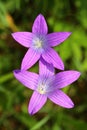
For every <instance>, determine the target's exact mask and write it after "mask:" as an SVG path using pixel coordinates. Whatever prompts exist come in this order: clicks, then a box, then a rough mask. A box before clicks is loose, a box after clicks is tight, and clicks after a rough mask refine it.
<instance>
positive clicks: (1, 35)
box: [0, 0, 87, 130]
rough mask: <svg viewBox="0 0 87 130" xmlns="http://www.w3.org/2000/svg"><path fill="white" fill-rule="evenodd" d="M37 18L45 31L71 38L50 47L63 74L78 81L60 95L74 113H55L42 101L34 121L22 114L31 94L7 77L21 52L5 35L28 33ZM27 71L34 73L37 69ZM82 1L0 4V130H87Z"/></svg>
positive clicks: (86, 22) (86, 29) (86, 31)
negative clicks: (76, 75) (58, 58)
mask: <svg viewBox="0 0 87 130" xmlns="http://www.w3.org/2000/svg"><path fill="white" fill-rule="evenodd" d="M39 13H42V14H43V15H44V16H45V18H46V20H47V23H48V27H49V32H63V31H70V32H72V35H71V36H70V37H69V38H68V39H67V40H66V41H65V42H64V43H62V44H60V45H59V46H57V47H55V50H56V51H57V52H58V53H59V54H60V56H61V58H62V59H63V61H64V63H65V69H66V70H71V69H74V70H77V71H80V72H81V77H80V79H79V80H78V81H76V82H75V83H73V84H72V85H70V86H68V87H66V88H64V89H63V90H64V91H65V92H66V93H67V94H68V95H69V96H70V97H71V98H72V100H73V101H74V103H75V108H73V109H65V108H61V107H59V106H57V105H55V104H53V103H52V102H50V101H48V102H47V103H46V105H45V106H44V107H43V108H42V109H41V110H40V111H39V112H38V113H37V114H36V115H34V116H30V115H29V114H28V111H27V106H28V102H29V99H30V97H31V94H32V91H31V90H29V89H27V88H25V87H24V86H23V85H22V84H20V83H19V82H18V81H17V80H16V79H15V78H14V76H13V73H12V71H13V70H14V69H16V68H20V65H21V60H22V58H23V56H24V54H25V53H26V51H27V49H26V48H24V47H22V46H21V45H19V44H18V43H17V42H16V41H15V40H14V39H13V38H12V36H11V33H12V32H17V31H31V29H32V24H33V21H34V19H35V18H36V16H37V15H38V14H39ZM30 71H34V72H38V65H35V66H33V67H32V68H31V69H30ZM86 122H87V1H85V0H0V130H44V129H45V130H82V129H83V130H86V129H87V123H86Z"/></svg>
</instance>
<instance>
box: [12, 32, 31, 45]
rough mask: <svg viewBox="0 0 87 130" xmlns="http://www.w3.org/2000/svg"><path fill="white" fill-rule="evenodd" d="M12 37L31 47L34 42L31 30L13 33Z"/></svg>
mask: <svg viewBox="0 0 87 130" xmlns="http://www.w3.org/2000/svg"><path fill="white" fill-rule="evenodd" d="M12 37H13V38H14V39H15V40H16V41H17V42H18V43H19V44H21V45H22V46H24V47H30V46H31V44H32V38H33V34H32V33H30V32H16V33H12Z"/></svg>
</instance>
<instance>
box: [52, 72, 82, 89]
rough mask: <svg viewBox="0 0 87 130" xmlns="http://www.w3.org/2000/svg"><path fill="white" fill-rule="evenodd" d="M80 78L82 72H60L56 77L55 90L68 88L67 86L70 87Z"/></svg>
mask: <svg viewBox="0 0 87 130" xmlns="http://www.w3.org/2000/svg"><path fill="white" fill-rule="evenodd" d="M79 76H80V72H78V71H74V70H70V71H64V72H60V73H58V74H56V76H55V83H54V86H55V87H54V88H55V89H58V88H63V87H66V86H67V85H70V84H71V83H73V82H74V81H76V80H77V79H78V78H79Z"/></svg>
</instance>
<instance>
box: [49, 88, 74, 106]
mask: <svg viewBox="0 0 87 130" xmlns="http://www.w3.org/2000/svg"><path fill="white" fill-rule="evenodd" d="M48 98H49V99H50V100H51V101H52V102H54V103H55V104H57V105H60V106H62V107H65V108H72V107H74V104H73V102H72V100H71V99H70V98H69V97H68V96H67V95H66V94H65V93H63V92H62V91H61V90H57V91H54V92H51V93H49V95H48Z"/></svg>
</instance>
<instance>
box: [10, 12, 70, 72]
mask: <svg viewBox="0 0 87 130" xmlns="http://www.w3.org/2000/svg"><path fill="white" fill-rule="evenodd" d="M47 33H48V27H47V23H46V21H45V18H44V16H43V15H41V14H39V15H38V16H37V18H36V19H35V21H34V24H33V27H32V33H31V32H16V33H12V36H13V38H14V39H15V40H16V41H17V42H19V43H20V44H21V45H23V46H24V47H27V48H29V50H28V51H27V53H26V54H25V56H24V58H23V60H22V64H21V69H22V70H27V69H29V68H30V67H32V66H33V65H34V64H35V63H36V62H37V61H38V60H39V59H40V57H41V56H42V57H43V59H44V60H45V61H47V62H48V63H52V64H53V66H54V67H55V68H57V69H60V70H64V64H63V62H62V60H61V58H60V57H59V55H58V54H57V52H56V51H54V50H53V49H52V48H51V47H54V46H57V45H59V44H60V43H61V42H63V41H64V40H66V39H67V38H68V37H69V36H70V34H71V33H70V32H55V33H50V34H47Z"/></svg>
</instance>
